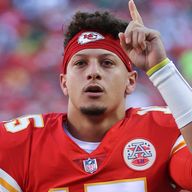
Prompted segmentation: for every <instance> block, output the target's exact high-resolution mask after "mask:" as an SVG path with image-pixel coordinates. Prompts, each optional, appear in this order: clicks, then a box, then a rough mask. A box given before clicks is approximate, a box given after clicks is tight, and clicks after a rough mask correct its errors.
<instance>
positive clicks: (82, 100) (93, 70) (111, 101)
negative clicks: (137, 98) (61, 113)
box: [61, 49, 136, 115]
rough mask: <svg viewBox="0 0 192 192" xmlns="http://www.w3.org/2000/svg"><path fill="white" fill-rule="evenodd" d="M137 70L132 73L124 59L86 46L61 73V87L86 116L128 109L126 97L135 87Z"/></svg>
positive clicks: (70, 100)
mask: <svg viewBox="0 0 192 192" xmlns="http://www.w3.org/2000/svg"><path fill="white" fill-rule="evenodd" d="M135 79H136V72H128V71H127V69H126V67H125V65H124V64H123V62H122V61H121V60H120V58H119V57H118V56H117V55H116V54H114V53H112V52H110V51H107V50H104V49H84V50H81V51H79V52H77V53H76V54H75V55H73V57H72V58H71V60H70V61H69V63H68V66H67V73H66V75H63V74H61V87H62V90H63V92H64V94H65V95H67V96H68V97H69V106H68V107H69V110H70V108H71V107H73V108H74V109H76V110H80V111H81V112H82V113H83V114H86V115H101V114H104V113H105V112H111V111H115V110H119V109H120V108H122V109H125V97H126V95H127V94H130V93H131V92H132V91H133V89H134V87H135Z"/></svg>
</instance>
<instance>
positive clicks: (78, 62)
mask: <svg viewBox="0 0 192 192" xmlns="http://www.w3.org/2000/svg"><path fill="white" fill-rule="evenodd" d="M85 64H86V62H85V61H77V62H75V65H76V66H79V67H81V66H83V65H85Z"/></svg>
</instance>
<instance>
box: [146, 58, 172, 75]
mask: <svg viewBox="0 0 192 192" xmlns="http://www.w3.org/2000/svg"><path fill="white" fill-rule="evenodd" d="M169 62H170V60H169V59H168V58H166V59H164V60H163V61H161V62H160V63H158V64H157V65H155V66H153V67H152V68H150V69H149V70H148V71H147V75H148V76H151V75H152V74H153V73H155V72H156V71H158V70H159V69H161V68H162V67H164V66H165V65H167V64H168V63H169Z"/></svg>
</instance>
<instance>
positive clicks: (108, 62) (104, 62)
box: [102, 60, 114, 67]
mask: <svg viewBox="0 0 192 192" xmlns="http://www.w3.org/2000/svg"><path fill="white" fill-rule="evenodd" d="M102 65H104V66H105V67H111V66H113V65H114V62H113V61H111V60H104V61H102Z"/></svg>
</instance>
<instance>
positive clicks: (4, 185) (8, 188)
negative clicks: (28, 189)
mask: <svg viewBox="0 0 192 192" xmlns="http://www.w3.org/2000/svg"><path fill="white" fill-rule="evenodd" d="M1 186H3V187H4V188H5V189H7V190H8V191H11V192H19V191H17V190H16V189H15V188H14V187H12V186H11V185H10V184H9V183H8V182H7V181H5V180H4V179H2V178H0V189H1ZM0 191H1V190H0Z"/></svg>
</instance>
